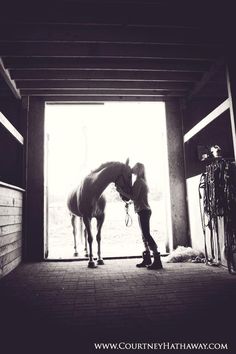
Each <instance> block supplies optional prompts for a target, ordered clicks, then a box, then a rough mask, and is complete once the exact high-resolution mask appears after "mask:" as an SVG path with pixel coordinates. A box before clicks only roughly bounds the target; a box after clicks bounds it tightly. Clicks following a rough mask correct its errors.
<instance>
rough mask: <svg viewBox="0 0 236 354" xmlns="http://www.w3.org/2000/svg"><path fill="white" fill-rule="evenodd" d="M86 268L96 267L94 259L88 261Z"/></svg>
mask: <svg viewBox="0 0 236 354" xmlns="http://www.w3.org/2000/svg"><path fill="white" fill-rule="evenodd" d="M88 268H97V266H96V264H95V262H94V261H89V262H88Z"/></svg>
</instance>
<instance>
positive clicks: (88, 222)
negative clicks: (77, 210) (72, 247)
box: [83, 217, 96, 268]
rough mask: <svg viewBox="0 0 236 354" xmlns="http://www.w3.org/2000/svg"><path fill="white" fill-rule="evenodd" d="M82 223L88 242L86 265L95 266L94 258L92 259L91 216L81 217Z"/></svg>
mask: <svg viewBox="0 0 236 354" xmlns="http://www.w3.org/2000/svg"><path fill="white" fill-rule="evenodd" d="M83 221H84V225H85V227H86V230H87V235H88V244H89V262H88V267H89V268H96V265H95V262H94V259H93V247H92V245H93V235H92V231H91V218H88V217H83Z"/></svg>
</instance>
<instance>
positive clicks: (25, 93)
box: [21, 89, 185, 97]
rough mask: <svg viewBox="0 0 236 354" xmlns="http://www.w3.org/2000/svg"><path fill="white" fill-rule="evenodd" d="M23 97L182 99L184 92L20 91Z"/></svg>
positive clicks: (121, 90)
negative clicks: (152, 97)
mask: <svg viewBox="0 0 236 354" xmlns="http://www.w3.org/2000/svg"><path fill="white" fill-rule="evenodd" d="M21 94H22V95H23V96H91V97H92V96H111V95H112V96H140V97H141V96H142V97H147V96H157V97H163V96H169V97H170V96H171V97H183V96H184V95H185V91H170V90H138V89H137V90H124V89H115V90H111V89H109V90H101V89H94V90H25V89H24V90H21Z"/></svg>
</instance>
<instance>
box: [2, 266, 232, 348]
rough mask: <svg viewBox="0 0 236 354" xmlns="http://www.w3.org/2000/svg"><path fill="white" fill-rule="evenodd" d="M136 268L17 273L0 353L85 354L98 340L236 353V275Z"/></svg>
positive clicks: (5, 308) (7, 293)
mask: <svg viewBox="0 0 236 354" xmlns="http://www.w3.org/2000/svg"><path fill="white" fill-rule="evenodd" d="M135 263H136V260H135V259H125V260H107V261H106V264H105V265H104V266H99V267H98V268H96V269H88V268H87V263H86V262H44V263H36V264H23V265H21V266H19V267H18V268H17V269H16V270H14V271H13V272H12V273H11V274H9V275H8V276H6V277H5V278H3V279H2V280H1V281H0V336H1V337H2V339H4V340H1V341H0V352H1V348H2V347H3V345H6V347H7V348H8V349H9V348H10V349H12V350H13V347H14V345H15V346H16V347H17V348H18V349H19V348H20V347H21V346H22V348H23V350H24V353H26V351H27V350H28V352H30V353H32V354H34V353H35V352H36V351H37V350H38V351H39V352H40V353H43V352H46V350H48V351H49V352H51V353H54V352H58V351H59V350H60V349H62V351H63V352H64V353H71V351H72V349H73V351H74V352H76V353H86V352H93V342H95V341H99V342H108V341H112V342H119V341H128V342H153V341H155V342H163V341H170V342H176V341H177V342H184V341H185V342H186V341H187V342H189V341H191V342H222V343H228V346H229V348H230V351H232V352H234V353H236V334H234V331H235V330H234V325H233V323H235V320H236V313H235V312H236V306H235V303H236V277H235V276H232V275H229V274H228V272H227V270H226V269H224V268H216V267H209V266H205V265H204V264H192V263H182V264H181V263H178V264H164V269H163V270H160V271H149V270H147V269H138V268H136V267H135ZM18 352H19V350H18ZM97 352H99V351H97ZM106 352H108V351H106ZM113 352H114V351H113ZM141 352H144V351H141ZM185 352H186V351H185ZM228 352H229V351H228ZM3 353H5V352H3Z"/></svg>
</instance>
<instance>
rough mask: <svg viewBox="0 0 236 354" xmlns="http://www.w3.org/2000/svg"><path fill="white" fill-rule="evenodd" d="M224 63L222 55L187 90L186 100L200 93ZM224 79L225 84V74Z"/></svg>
mask: <svg viewBox="0 0 236 354" xmlns="http://www.w3.org/2000/svg"><path fill="white" fill-rule="evenodd" d="M224 65H225V59H224V58H222V57H221V58H219V59H218V60H217V61H216V62H215V63H214V64H212V66H211V67H210V69H209V70H208V71H207V72H206V73H204V75H203V76H202V77H201V80H200V81H198V82H197V83H196V84H195V86H194V87H193V89H192V90H191V91H190V92H189V94H188V96H187V100H191V99H192V98H193V97H194V96H196V95H197V94H198V93H200V92H201V91H202V90H203V89H204V88H205V86H206V85H207V84H208V83H209V82H210V81H211V82H212V81H214V78H215V76H216V74H218V73H219V71H220V70H221V69H222V68H223V67H224ZM224 79H225V85H226V76H225V78H224Z"/></svg>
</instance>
